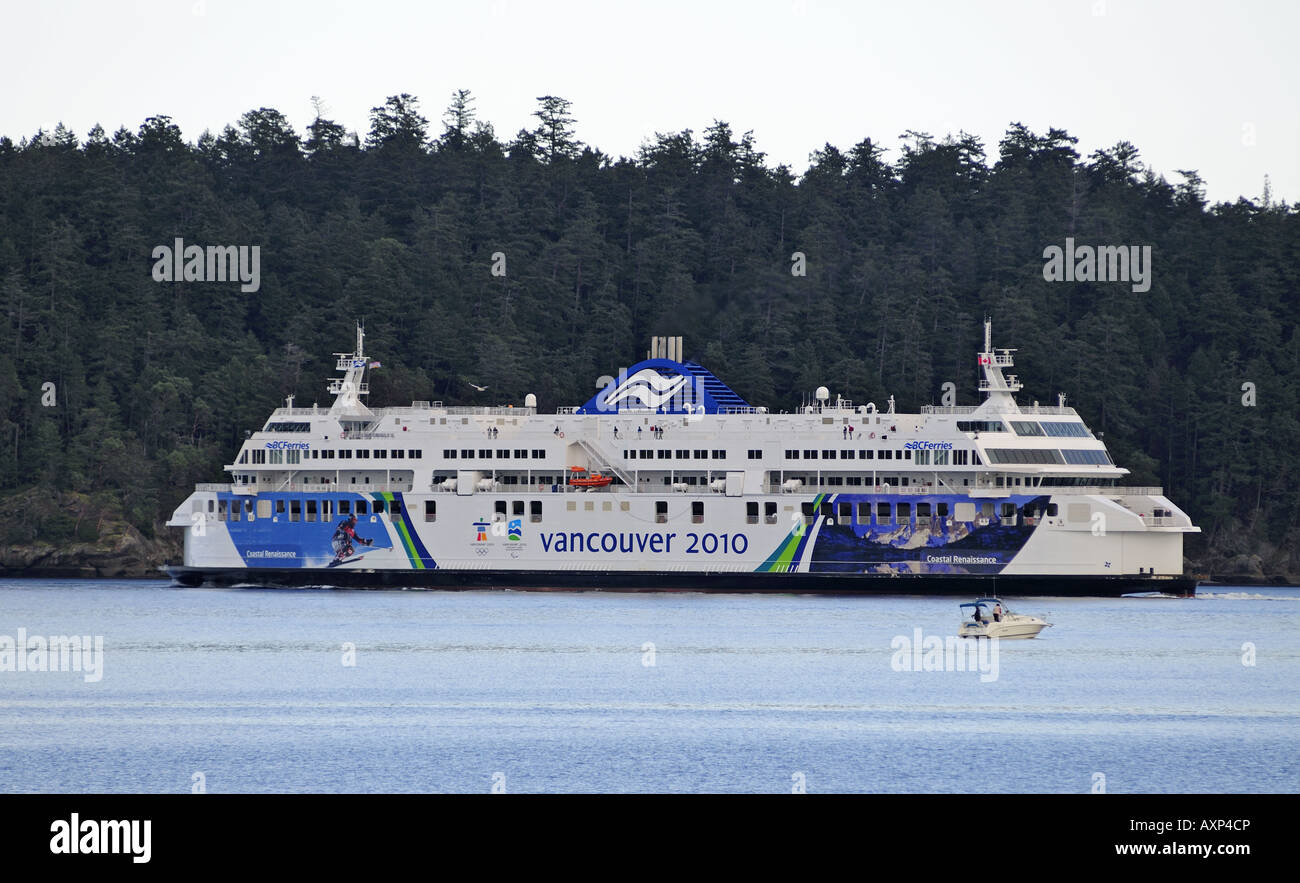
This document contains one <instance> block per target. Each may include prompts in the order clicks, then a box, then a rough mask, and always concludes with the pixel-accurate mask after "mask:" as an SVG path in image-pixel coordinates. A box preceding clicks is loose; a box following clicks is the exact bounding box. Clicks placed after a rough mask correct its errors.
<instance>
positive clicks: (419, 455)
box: [406, 451, 424, 460]
mask: <svg viewBox="0 0 1300 883" xmlns="http://www.w3.org/2000/svg"><path fill="white" fill-rule="evenodd" d="M406 456H408V457H410V458H411V459H412V460H423V459H424V451H407V452H406Z"/></svg>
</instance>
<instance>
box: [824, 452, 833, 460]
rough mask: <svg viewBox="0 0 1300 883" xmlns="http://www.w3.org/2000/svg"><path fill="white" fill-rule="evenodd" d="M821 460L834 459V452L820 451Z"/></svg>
mask: <svg viewBox="0 0 1300 883" xmlns="http://www.w3.org/2000/svg"><path fill="white" fill-rule="evenodd" d="M822 459H823V460H834V459H835V452H834V451H822Z"/></svg>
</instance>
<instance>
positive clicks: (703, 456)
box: [695, 448, 709, 460]
mask: <svg viewBox="0 0 1300 883" xmlns="http://www.w3.org/2000/svg"><path fill="white" fill-rule="evenodd" d="M695 459H696V460H707V459H709V452H708V451H705V450H700V449H699V448H696V450H695Z"/></svg>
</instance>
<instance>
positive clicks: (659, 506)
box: [655, 500, 668, 524]
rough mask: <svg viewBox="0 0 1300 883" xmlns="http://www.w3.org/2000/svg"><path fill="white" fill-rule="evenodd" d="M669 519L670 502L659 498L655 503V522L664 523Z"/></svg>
mask: <svg viewBox="0 0 1300 883" xmlns="http://www.w3.org/2000/svg"><path fill="white" fill-rule="evenodd" d="M666 521H668V502H667V501H666V500H659V501H657V502H656V503H655V524H663V523H665V522H666Z"/></svg>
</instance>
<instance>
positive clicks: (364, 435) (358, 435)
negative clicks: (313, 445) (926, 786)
mask: <svg viewBox="0 0 1300 883" xmlns="http://www.w3.org/2000/svg"><path fill="white" fill-rule="evenodd" d="M339 438H345V439H347V440H348V441H356V440H358V439H360V440H362V441H364V440H366V439H368V438H397V433H395V432H366V431H365V430H360V429H358V430H353V431H352V432H347V431H344V432H342V433H340V435H339Z"/></svg>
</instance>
